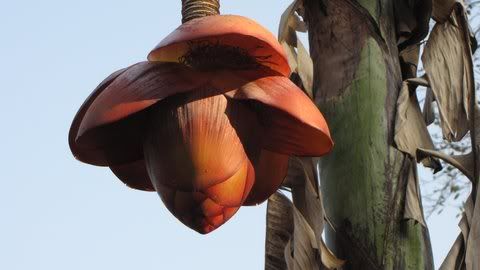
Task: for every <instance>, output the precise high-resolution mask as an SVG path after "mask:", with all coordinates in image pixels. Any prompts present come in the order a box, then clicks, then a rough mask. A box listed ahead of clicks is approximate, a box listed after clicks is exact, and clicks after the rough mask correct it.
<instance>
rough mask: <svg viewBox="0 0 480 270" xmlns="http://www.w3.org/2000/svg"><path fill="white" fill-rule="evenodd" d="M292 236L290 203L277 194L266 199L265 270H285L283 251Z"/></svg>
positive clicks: (284, 197) (283, 196)
mask: <svg viewBox="0 0 480 270" xmlns="http://www.w3.org/2000/svg"><path fill="white" fill-rule="evenodd" d="M292 234H293V213H292V202H291V201H290V200H289V199H288V198H287V197H286V196H285V195H283V194H281V193H279V192H277V193H275V194H273V195H272V196H271V197H270V198H269V199H268V204H267V235H266V239H265V270H286V269H288V268H287V264H286V262H285V259H286V257H284V250H285V247H286V245H287V242H288V241H289V239H290V238H291V236H292Z"/></svg>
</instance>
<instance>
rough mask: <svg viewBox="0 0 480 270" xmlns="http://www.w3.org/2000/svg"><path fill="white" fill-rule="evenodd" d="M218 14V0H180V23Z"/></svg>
mask: <svg viewBox="0 0 480 270" xmlns="http://www.w3.org/2000/svg"><path fill="white" fill-rule="evenodd" d="M219 14H220V0H182V23H185V22H188V21H190V20H193V19H196V18H200V17H205V16H211V15H219Z"/></svg>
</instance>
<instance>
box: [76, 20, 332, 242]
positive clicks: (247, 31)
mask: <svg viewBox="0 0 480 270" xmlns="http://www.w3.org/2000/svg"><path fill="white" fill-rule="evenodd" d="M289 73H290V69H289V66H288V63H287V60H286V57H285V54H284V52H283V49H282V47H281V45H280V44H278V42H277V41H276V39H275V37H274V36H273V35H272V34H271V33H269V32H268V31H267V30H265V29H264V28H263V27H261V26H259V25H258V24H257V23H255V22H253V21H252V20H249V19H246V18H243V17H240V16H208V17H203V18H199V19H194V20H191V21H189V22H187V23H185V24H183V25H181V26H180V27H179V28H178V29H177V30H175V31H174V32H173V33H172V34H170V35H169V36H168V37H167V38H165V40H163V41H162V42H160V44H159V45H158V46H157V48H155V49H154V50H153V51H152V52H151V53H150V55H149V62H141V63H138V64H135V65H133V66H131V67H129V68H127V69H124V70H120V71H118V72H116V73H114V74H112V75H111V76H110V77H108V78H107V79H106V80H105V81H104V82H102V83H101V84H100V85H99V87H97V89H96V90H95V91H94V92H93V93H92V95H91V96H90V97H89V98H88V99H87V101H86V102H85V103H84V105H83V106H82V107H81V108H80V110H79V112H78V113H77V115H76V117H75V119H74V121H73V124H72V127H71V130H70V134H69V142H70V147H71V149H72V152H73V154H74V155H75V156H76V157H77V158H78V159H79V160H81V161H83V162H86V163H89V164H93V165H98V166H109V167H110V168H111V170H112V171H113V172H114V173H115V174H116V176H117V177H118V178H119V179H120V180H122V181H123V182H124V183H125V184H127V185H128V186H130V187H132V188H135V189H140V190H148V191H153V190H156V191H157V192H158V194H159V195H160V197H161V198H162V200H163V202H164V203H165V205H166V206H167V208H168V209H169V210H170V212H172V214H174V215H175V216H176V217H177V218H178V219H179V220H180V221H181V222H183V223H184V224H185V225H187V226H189V227H190V228H192V229H194V230H196V231H198V232H200V233H208V232H211V231H212V230H214V229H216V228H218V227H219V226H220V225H222V224H223V223H225V222H226V221H227V220H228V219H230V218H231V217H232V216H233V215H234V214H235V212H236V211H237V210H238V209H239V207H240V206H242V205H255V204H259V203H261V202H263V201H265V200H266V199H267V198H268V197H269V196H270V195H271V194H273V193H274V192H275V191H276V190H277V189H278V187H279V186H280V185H281V183H282V181H283V179H284V177H285V175H286V171H287V165H288V157H289V156H290V155H297V156H321V155H324V154H326V153H328V152H329V151H330V150H331V149H332V146H333V142H332V140H331V138H330V134H329V131H328V127H327V124H326V122H325V120H324V118H323V116H322V115H321V113H320V112H319V111H318V109H317V108H316V107H315V105H314V104H313V103H312V102H311V101H310V99H309V98H308V97H307V96H306V95H305V94H304V93H303V92H302V91H301V90H300V89H299V88H298V87H296V86H295V85H294V84H293V83H292V82H291V81H290V80H289V79H288V77H287V76H288V75H289Z"/></svg>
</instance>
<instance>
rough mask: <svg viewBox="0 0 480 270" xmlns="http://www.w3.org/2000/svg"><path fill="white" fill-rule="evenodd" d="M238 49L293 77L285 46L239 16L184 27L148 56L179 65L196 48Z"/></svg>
mask: <svg viewBox="0 0 480 270" xmlns="http://www.w3.org/2000/svg"><path fill="white" fill-rule="evenodd" d="M202 43H207V44H208V43H209V44H212V45H215V44H220V45H224V46H230V47H236V48H240V49H243V50H245V51H247V52H248V54H249V55H250V56H252V57H253V58H255V59H257V60H259V62H260V64H262V65H263V66H266V67H269V68H271V69H272V70H275V71H277V72H279V73H280V74H282V75H284V76H288V75H290V67H289V65H288V61H287V57H286V55H285V52H284V51H283V48H282V46H281V45H280V44H279V43H278V41H277V39H276V38H275V36H273V35H272V33H270V32H269V31H268V30H267V29H265V28H264V27H263V26H261V25H259V24H258V23H257V22H255V21H253V20H251V19H248V18H245V17H242V16H236V15H217V16H207V17H202V18H198V19H194V20H191V21H189V22H186V23H184V24H182V25H180V26H179V27H178V28H177V29H176V30H175V31H173V32H172V33H171V34H170V35H168V36H167V37H166V38H165V39H163V40H162V41H161V42H160V44H158V45H157V47H155V49H153V50H152V51H151V52H150V54H149V55H148V60H150V61H163V62H179V60H180V59H181V58H182V56H184V55H185V54H186V53H187V52H188V51H189V50H190V49H191V48H192V46H195V44H202Z"/></svg>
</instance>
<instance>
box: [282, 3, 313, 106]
mask: <svg viewBox="0 0 480 270" xmlns="http://www.w3.org/2000/svg"><path fill="white" fill-rule="evenodd" d="M302 9H303V1H302V0H295V1H294V2H293V3H292V4H290V6H288V8H287V9H286V10H285V12H284V13H283V14H282V17H281V19H280V26H279V30H278V41H279V42H280V44H282V46H283V48H284V49H285V52H286V54H287V58H288V63H289V65H290V69H291V70H292V72H293V73H297V74H298V76H299V77H300V79H301V81H302V85H303V89H304V90H305V92H306V93H307V94H308V95H309V96H310V97H312V96H313V93H312V87H313V62H312V59H311V58H310V55H309V54H308V51H307V49H306V48H305V46H304V45H303V44H302V42H301V41H300V40H299V38H298V35H297V31H298V32H306V31H307V25H306V23H305V22H304V21H303V20H302V19H301V18H300V16H299V15H298V14H297V13H299V14H301V13H302V11H301V10H302Z"/></svg>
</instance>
